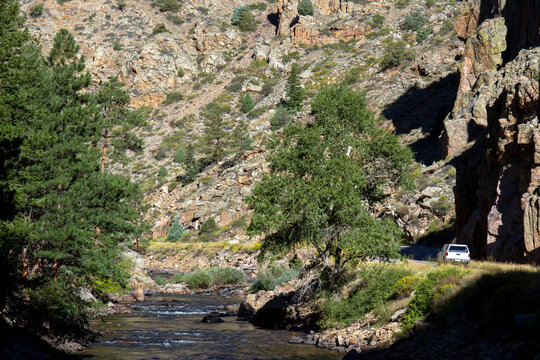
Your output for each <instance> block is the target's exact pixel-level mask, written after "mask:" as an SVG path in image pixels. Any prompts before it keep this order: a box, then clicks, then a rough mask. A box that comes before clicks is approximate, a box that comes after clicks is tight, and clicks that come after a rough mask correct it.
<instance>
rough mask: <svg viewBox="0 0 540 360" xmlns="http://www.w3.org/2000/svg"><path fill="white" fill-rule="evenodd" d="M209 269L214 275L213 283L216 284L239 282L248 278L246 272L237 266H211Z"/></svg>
mask: <svg viewBox="0 0 540 360" xmlns="http://www.w3.org/2000/svg"><path fill="white" fill-rule="evenodd" d="M207 271H208V273H209V274H210V275H211V276H212V283H213V284H214V285H230V284H238V283H241V282H243V281H245V280H246V274H245V273H244V272H243V271H242V270H240V269H237V268H232V267H223V268H218V267H211V268H209V269H208V270H207Z"/></svg>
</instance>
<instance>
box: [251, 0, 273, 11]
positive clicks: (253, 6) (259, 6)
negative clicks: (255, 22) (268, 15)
mask: <svg viewBox="0 0 540 360" xmlns="http://www.w3.org/2000/svg"><path fill="white" fill-rule="evenodd" d="M267 7H268V5H266V3H263V2H258V3H255V4H251V5H248V8H249V9H250V10H259V11H264V10H266V8H267Z"/></svg>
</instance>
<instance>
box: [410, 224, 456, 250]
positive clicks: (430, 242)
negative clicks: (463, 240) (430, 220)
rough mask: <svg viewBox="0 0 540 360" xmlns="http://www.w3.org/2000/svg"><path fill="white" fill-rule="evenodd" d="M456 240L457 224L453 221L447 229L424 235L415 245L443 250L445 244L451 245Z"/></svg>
mask: <svg viewBox="0 0 540 360" xmlns="http://www.w3.org/2000/svg"><path fill="white" fill-rule="evenodd" d="M455 238H456V224H455V221H453V222H452V223H450V224H449V225H448V226H446V227H443V228H441V229H439V230H436V231H431V232H429V233H427V234H425V235H423V236H422V237H420V238H419V239H418V240H417V241H416V242H415V245H419V246H428V247H433V248H441V247H442V246H443V245H444V244H450V243H451V242H452V241H454V240H455Z"/></svg>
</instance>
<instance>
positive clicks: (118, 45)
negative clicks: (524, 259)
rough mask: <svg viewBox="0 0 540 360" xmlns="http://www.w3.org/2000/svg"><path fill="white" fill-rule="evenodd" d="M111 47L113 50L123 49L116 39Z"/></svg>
mask: <svg viewBox="0 0 540 360" xmlns="http://www.w3.org/2000/svg"><path fill="white" fill-rule="evenodd" d="M112 48H113V50H114V51H120V50H122V49H123V48H122V44H120V43H119V42H118V41H116V42H115V43H114V44H113V47H112Z"/></svg>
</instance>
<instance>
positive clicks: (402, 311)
mask: <svg viewBox="0 0 540 360" xmlns="http://www.w3.org/2000/svg"><path fill="white" fill-rule="evenodd" d="M405 311H407V309H399V310H397V311H396V312H395V313H393V314H392V316H391V317H390V321H393V322H397V321H399V319H401V317H402V316H403V314H405Z"/></svg>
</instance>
